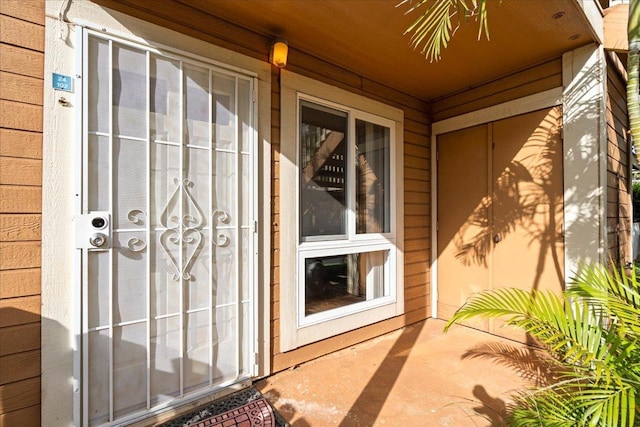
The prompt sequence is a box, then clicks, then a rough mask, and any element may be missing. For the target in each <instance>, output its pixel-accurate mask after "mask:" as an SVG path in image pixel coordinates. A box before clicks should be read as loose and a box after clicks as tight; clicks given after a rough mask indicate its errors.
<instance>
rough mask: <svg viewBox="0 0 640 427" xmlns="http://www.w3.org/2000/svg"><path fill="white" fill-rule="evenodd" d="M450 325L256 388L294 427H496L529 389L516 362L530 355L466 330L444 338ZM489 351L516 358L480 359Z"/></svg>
mask: <svg viewBox="0 0 640 427" xmlns="http://www.w3.org/2000/svg"><path fill="white" fill-rule="evenodd" d="M444 325H445V322H443V321H441V320H435V319H429V320H426V321H423V322H420V323H416V324H413V325H410V326H408V327H406V328H404V329H402V330H399V331H394V332H391V333H389V334H386V335H384V336H381V337H378V338H375V339H372V340H370V341H366V342H364V343H361V344H357V345H354V346H352V347H350V348H347V349H344V350H341V351H338V352H335V353H332V354H329V355H327V356H323V357H321V358H318V359H316V360H313V361H310V362H308V363H305V364H302V365H300V366H298V367H296V368H294V369H289V370H287V371H283V372H279V373H277V374H275V375H273V376H271V377H268V378H265V379H262V380H260V381H258V382H257V383H256V384H255V387H256V388H257V389H258V390H260V391H261V392H262V393H263V394H264V395H265V396H266V397H267V399H268V400H269V401H270V402H271V403H272V405H273V406H274V407H275V408H276V409H277V410H278V411H279V412H280V414H281V415H282V416H283V417H284V418H285V419H286V420H287V421H288V422H290V423H291V425H292V426H293V427H305V426H313V427H320V426H342V427H350V426H402V427H408V426H426V427H431V426H455V427H466V426H474V427H475V426H491V420H499V419H501V418H500V416H499V414H500V413H502V411H503V410H504V407H505V404H506V402H507V401H508V400H509V396H510V394H511V392H512V391H514V390H516V389H518V388H520V387H522V386H524V385H528V384H529V383H528V382H527V380H526V379H525V377H527V375H526V372H525V371H522V370H519V369H517V368H516V366H517V365H518V363H517V362H516V363H514V360H513V357H514V356H515V358H517V359H520V360H521V361H522V362H525V360H523V359H528V358H529V355H530V352H529V350H528V349H527V348H526V347H524V346H522V345H519V344H517V343H514V342H513V341H508V340H504V339H501V338H499V337H496V336H493V335H489V334H487V333H484V332H481V331H478V330H475V329H471V328H467V327H464V326H455V327H453V328H452V329H450V330H449V332H448V333H446V334H445V333H443V332H442V330H443V327H444ZM488 343H492V344H493V345H494V349H496V348H498V349H500V350H504V351H507V352H508V351H509V350H515V351H514V352H511V353H509V354H510V355H511V361H507V360H506V359H504V358H503V359H497V358H496V357H492V356H490V355H487V354H486V352H482V350H481V346H482V345H483V344H485V345H486V344H488ZM474 349H475V350H474ZM529 361H530V360H529ZM524 365H526V363H523V366H524ZM517 371H520V372H517Z"/></svg>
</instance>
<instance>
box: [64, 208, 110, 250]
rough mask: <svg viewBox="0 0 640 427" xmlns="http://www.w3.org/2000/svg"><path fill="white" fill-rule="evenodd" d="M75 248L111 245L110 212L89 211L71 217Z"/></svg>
mask: <svg viewBox="0 0 640 427" xmlns="http://www.w3.org/2000/svg"><path fill="white" fill-rule="evenodd" d="M73 221H74V223H75V232H76V248H77V249H109V248H110V247H111V214H110V213H109V212H91V213H88V214H83V215H76V216H74V217H73Z"/></svg>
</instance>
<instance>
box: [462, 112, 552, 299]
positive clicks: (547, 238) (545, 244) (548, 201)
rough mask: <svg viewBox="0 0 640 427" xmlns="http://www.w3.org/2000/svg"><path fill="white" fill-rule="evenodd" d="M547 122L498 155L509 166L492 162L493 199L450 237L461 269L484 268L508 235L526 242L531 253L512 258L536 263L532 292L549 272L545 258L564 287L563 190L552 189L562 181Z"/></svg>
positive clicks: (486, 200)
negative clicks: (546, 272) (461, 266)
mask: <svg viewBox="0 0 640 427" xmlns="http://www.w3.org/2000/svg"><path fill="white" fill-rule="evenodd" d="M548 120H549V119H548V118H545V122H547V123H541V124H540V125H539V126H537V127H536V128H535V129H533V131H532V132H531V136H530V137H529V139H528V141H527V142H526V144H525V145H524V146H517V145H516V144H509V146H508V147H506V149H507V150H511V151H513V152H503V153H500V156H498V157H502V158H509V159H510V160H509V161H508V163H506V164H503V163H501V162H500V160H499V158H498V159H497V160H495V161H494V165H493V167H494V170H495V171H496V173H495V174H494V176H495V179H493V188H492V192H491V194H490V195H489V196H485V197H483V198H482V200H481V201H480V202H479V203H478V204H477V206H476V208H475V209H474V210H473V212H471V213H470V215H469V216H468V218H467V220H466V223H465V224H463V225H461V226H460V228H459V230H458V232H457V233H456V234H455V235H454V236H453V237H452V240H453V244H454V247H455V257H456V259H457V260H458V261H459V262H460V263H461V264H462V265H464V266H471V265H478V266H484V267H487V266H488V264H489V256H490V254H491V252H492V251H493V250H494V249H495V248H496V246H497V245H499V244H501V243H502V242H503V241H504V240H506V239H508V238H509V237H510V235H512V234H515V233H518V234H520V235H521V236H524V237H526V240H527V249H532V250H535V252H534V253H533V254H531V253H525V254H512V256H527V257H529V256H535V257H536V259H537V261H536V269H535V277H534V278H533V281H532V283H531V289H537V288H538V287H539V285H540V280H541V277H542V273H543V271H544V270H545V268H547V267H548V266H547V265H546V264H547V262H548V261H547V259H548V256H547V255H549V256H550V259H551V262H552V266H551V267H552V268H553V271H554V273H555V275H556V276H557V279H558V281H559V283H563V282H564V277H563V267H562V255H561V252H562V251H563V237H562V222H561V221H559V218H562V209H563V194H562V186H558V185H557V184H555V185H554V183H557V182H558V181H560V182H561V181H562V160H561V159H562V157H561V156H562V154H561V153H562V143H561V139H560V137H559V129H557V127H556V126H554V123H550V122H548ZM512 146H513V147H512ZM496 149H502V147H499V148H496ZM518 151H519V152H520V155H518ZM494 157H496V156H494ZM498 171H500V172H498ZM496 240H499V241H496ZM519 279H522V278H519ZM519 279H516V280H519ZM525 279H526V280H527V281H528V280H529V278H528V277H527V278H525ZM499 285H502V284H499Z"/></svg>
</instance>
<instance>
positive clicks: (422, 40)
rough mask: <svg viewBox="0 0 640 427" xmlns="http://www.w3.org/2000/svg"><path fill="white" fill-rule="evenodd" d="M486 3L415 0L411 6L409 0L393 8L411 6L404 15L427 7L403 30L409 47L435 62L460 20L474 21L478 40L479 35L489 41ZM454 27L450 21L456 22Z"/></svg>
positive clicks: (472, 0) (471, 0)
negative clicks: (406, 35)
mask: <svg viewBox="0 0 640 427" xmlns="http://www.w3.org/2000/svg"><path fill="white" fill-rule="evenodd" d="M487 1H488V0H417V1H416V3H415V4H413V1H412V0H403V1H402V2H400V3H399V4H398V6H397V7H400V6H403V5H405V4H413V5H412V6H411V7H410V8H409V10H408V11H407V12H406V14H409V13H412V12H414V11H416V10H418V9H420V8H421V7H422V6H426V5H427V4H429V6H427V8H426V10H425V12H424V13H422V14H421V15H420V16H419V17H418V18H417V19H416V20H415V21H414V22H413V24H411V26H409V28H408V29H407V30H406V31H405V34H408V33H411V34H412V35H411V39H410V45H411V46H413V48H414V49H417V48H419V47H420V46H423V47H422V50H421V52H420V53H422V54H424V55H425V56H426V57H427V58H428V59H429V61H431V62H434V61H436V62H437V61H439V60H440V58H441V57H442V56H441V52H442V49H445V48H446V47H447V46H448V44H449V41H450V40H451V37H452V36H453V34H455V32H456V31H457V30H458V28H459V27H460V25H461V22H462V21H461V19H464V21H469V20H474V21H476V22H478V23H479V25H478V40H480V39H481V38H482V35H483V34H484V35H486V36H487V39H489V25H488V21H487ZM456 18H457V20H456V25H455V27H454V25H453V20H454V19H456Z"/></svg>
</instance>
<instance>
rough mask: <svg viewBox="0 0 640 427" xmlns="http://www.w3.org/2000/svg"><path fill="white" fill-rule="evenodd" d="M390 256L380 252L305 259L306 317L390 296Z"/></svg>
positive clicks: (387, 253)
mask: <svg viewBox="0 0 640 427" xmlns="http://www.w3.org/2000/svg"><path fill="white" fill-rule="evenodd" d="M388 255H389V252H388V251H378V252H367V253H356V254H341V255H335V256H324V257H314V258H307V259H305V315H306V316H308V315H311V314H315V313H320V312H322V311H326V310H332V309H334V308H338V307H344V306H346V305H350V304H356V303H359V302H363V301H368V300H372V299H376V298H380V297H383V296H387V295H388V288H387V287H385V285H384V284H385V281H384V276H385V274H384V272H385V265H386V262H387V258H388Z"/></svg>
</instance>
